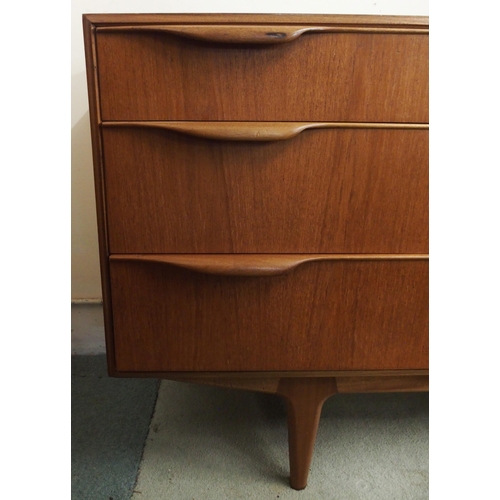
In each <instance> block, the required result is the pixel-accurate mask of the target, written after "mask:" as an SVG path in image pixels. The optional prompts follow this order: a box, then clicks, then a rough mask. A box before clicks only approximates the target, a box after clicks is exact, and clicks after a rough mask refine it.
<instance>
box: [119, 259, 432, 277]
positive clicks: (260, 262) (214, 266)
mask: <svg viewBox="0 0 500 500" xmlns="http://www.w3.org/2000/svg"><path fill="white" fill-rule="evenodd" d="M428 258H429V256H428V255H420V254H419V255H414V254H275V255H272V254H204V255H200V254H169V255H158V254H143V255H138V254H114V255H111V256H110V259H111V260H112V261H129V262H131V261H138V262H154V263H157V264H170V265H173V266H177V267H182V268H185V269H189V270H191V271H196V272H199V273H205V274H218V275H221V276H279V275H281V274H285V273H288V272H290V271H291V270H293V269H294V268H296V267H297V266H299V265H300V264H304V263H305V262H313V261H325V260H328V261H339V260H427V259H428Z"/></svg>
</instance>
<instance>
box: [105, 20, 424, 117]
mask: <svg viewBox="0 0 500 500" xmlns="http://www.w3.org/2000/svg"><path fill="white" fill-rule="evenodd" d="M223 28H224V26H222V27H221V25H215V24H214V25H211V26H199V25H198V26H196V25H194V26H191V27H190V28H189V27H186V26H182V25H181V26H175V25H168V24H165V25H157V26H149V27H147V26H140V25H139V26H134V25H131V26H109V27H106V26H102V27H98V28H97V38H96V40H97V42H96V43H97V61H98V71H99V93H100V100H101V117H102V120H104V121H106V120H233V121H246V120H249V121H356V122H405V123H427V122H428V36H426V34H425V32H422V33H413V32H411V31H412V30H409V31H410V32H409V33H407V32H404V33H397V32H394V33H386V32H383V33H372V32H368V33H364V32H352V33H351V32H348V33H345V32H330V31H307V30H311V29H317V28H318V27H316V28H314V27H312V26H309V27H307V30H306V31H303V32H300V33H301V34H300V36H297V37H296V38H294V36H295V35H296V34H297V30H299V29H300V27H297V26H295V27H294V26H281V25H274V26H263V25H228V26H225V29H226V34H225V35H224V30H223ZM302 28H303V29H306V28H304V27H302ZM323 28H325V29H327V30H328V29H333V28H331V27H329V26H323ZM221 30H222V31H221ZM414 31H415V30H414ZM422 31H423V30H422ZM186 33H187V35H186ZM200 33H201V35H200ZM193 36H195V37H199V36H201V37H202V38H204V39H203V40H200V39H197V38H192V37H193ZM280 37H281V38H282V39H285V40H287V39H288V38H292V40H291V41H289V42H287V43H283V40H281V39H280ZM268 38H270V39H271V42H280V43H255V42H262V40H263V39H264V40H266V42H267V41H268V40H267V39H268ZM221 40H223V42H221Z"/></svg>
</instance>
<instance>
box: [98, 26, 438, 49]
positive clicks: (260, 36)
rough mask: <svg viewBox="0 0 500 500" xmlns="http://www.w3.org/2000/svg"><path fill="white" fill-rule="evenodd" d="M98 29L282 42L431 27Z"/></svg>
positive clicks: (227, 40) (420, 31)
mask: <svg viewBox="0 0 500 500" xmlns="http://www.w3.org/2000/svg"><path fill="white" fill-rule="evenodd" d="M97 31H98V32H110V31H129V32H130V31H133V32H141V31H147V32H153V33H166V34H170V35H175V36H180V37H183V38H192V39H195V40H202V41H205V42H212V43H229V44H231V43H233V44H242V43H243V44H269V45H271V44H279V43H286V42H291V41H292V40H295V39H297V38H298V37H299V36H301V35H303V34H304V33H321V32H323V33H324V32H326V33H399V34H425V33H428V32H429V30H428V29H425V28H422V27H418V26H416V27H415V28H412V27H409V28H395V27H392V26H390V25H386V26H384V25H381V26H377V25H375V26H360V25H359V24H358V25H357V26H349V25H337V26H294V25H292V26H284V25H223V24H222V25H174V24H171V25H164V26H156V25H143V26H102V27H98V28H97Z"/></svg>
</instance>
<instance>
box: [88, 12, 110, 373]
mask: <svg viewBox="0 0 500 500" xmlns="http://www.w3.org/2000/svg"><path fill="white" fill-rule="evenodd" d="M83 37H84V46H85V64H86V73H87V91H88V98H89V116H90V132H91V139H92V157H93V164H94V189H95V200H96V208H97V236H98V244H99V264H100V271H101V289H102V302H103V314H104V331H105V339H106V352H107V353H108V356H107V364H108V373H109V374H114V373H115V372H116V367H115V358H114V337H113V315H112V312H111V307H112V306H111V291H110V281H109V260H108V256H109V250H108V231H107V218H106V187H105V183H104V172H103V162H102V137H101V134H100V129H99V123H100V122H101V117H100V110H99V84H98V69H97V54H96V41H95V27H94V26H93V25H92V23H91V22H90V21H89V20H88V19H87V18H86V17H85V16H84V17H83Z"/></svg>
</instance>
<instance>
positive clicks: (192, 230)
mask: <svg viewBox="0 0 500 500" xmlns="http://www.w3.org/2000/svg"><path fill="white" fill-rule="evenodd" d="M103 138H104V165H105V180H106V198H107V217H108V232H109V245H110V251H111V253H233V252H234V253H316V252H319V253H427V251H428V250H427V248H428V196H427V190H428V131H426V130H375V129H359V130H353V129H324V130H307V131H305V132H302V133H301V134H299V135H298V136H297V137H294V138H293V139H290V140H285V141H278V142H234V141H218V140H206V139H201V138H195V137H188V136H185V135H181V134H177V133H173V132H168V131H164V130H158V129H149V128H144V129H143V128H134V127H130V128H129V127H109V128H107V127H105V128H103Z"/></svg>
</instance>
